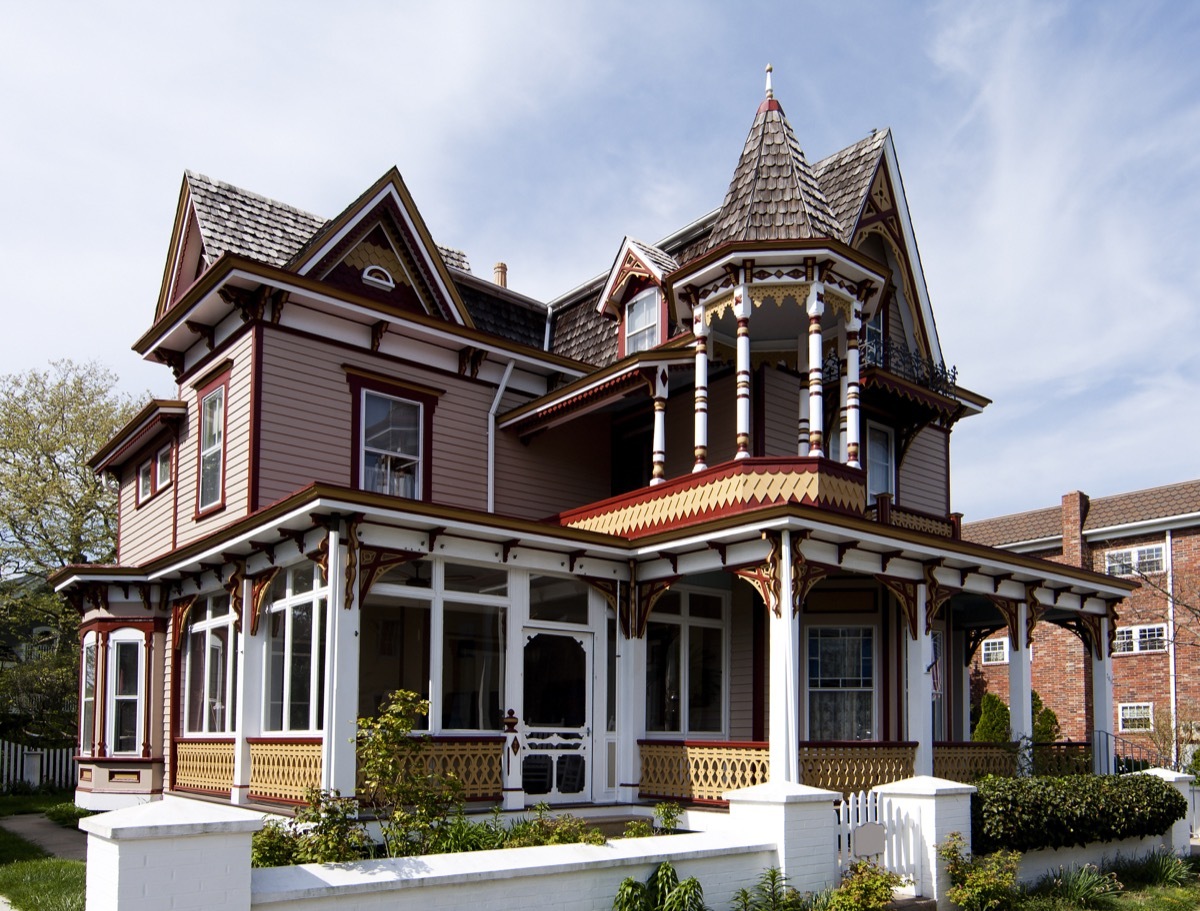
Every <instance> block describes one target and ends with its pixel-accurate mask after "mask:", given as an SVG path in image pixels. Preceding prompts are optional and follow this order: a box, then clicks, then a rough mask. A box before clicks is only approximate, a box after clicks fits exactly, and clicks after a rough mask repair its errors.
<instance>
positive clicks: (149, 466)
mask: <svg viewBox="0 0 1200 911" xmlns="http://www.w3.org/2000/svg"><path fill="white" fill-rule="evenodd" d="M171 448H172V447H171V445H170V444H169V443H168V444H167V445H166V446H163V447H162V448H161V449H159V450H158V452H156V453H155V454H154V458H152V459H147V460H146V461H145V462H142V464H140V465H139V466H138V472H137V501H138V504H139V505H140V504H142V503H145V502H146V501H147V500H149V499H150V498H151V497H153V496H155V495H156V494H157V493H158V492H159V491H161V490H165V489H166V488H168V487H170V486H171Z"/></svg>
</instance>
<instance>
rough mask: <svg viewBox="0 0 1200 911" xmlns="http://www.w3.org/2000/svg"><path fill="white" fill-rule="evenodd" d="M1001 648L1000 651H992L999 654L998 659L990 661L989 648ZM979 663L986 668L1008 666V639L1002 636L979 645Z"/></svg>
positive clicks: (994, 649)
mask: <svg viewBox="0 0 1200 911" xmlns="http://www.w3.org/2000/svg"><path fill="white" fill-rule="evenodd" d="M989 645H991V646H997V645H998V646H1000V647H999V648H998V649H997V648H993V649H992V651H994V652H999V653H1000V655H999V657H998V658H994V659H993V660H991V661H989V660H988V646H989ZM979 663H980V664H982V665H983V666H984V667H994V666H996V665H1000V664H1008V637H1007V636H1001V637H1000V638H998V639H984V640H983V642H981V643H980V645H979Z"/></svg>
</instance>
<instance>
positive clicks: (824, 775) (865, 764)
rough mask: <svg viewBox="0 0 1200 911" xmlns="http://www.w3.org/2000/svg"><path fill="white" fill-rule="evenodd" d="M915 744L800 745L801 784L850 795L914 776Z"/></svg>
mask: <svg viewBox="0 0 1200 911" xmlns="http://www.w3.org/2000/svg"><path fill="white" fill-rule="evenodd" d="M916 756H917V745H916V744H915V743H802V744H800V782H801V784H806V785H811V786H812V787H815V788H826V789H828V790H830V791H841V792H842V793H843V794H852V793H855V792H857V791H869V790H870V789H871V788H873V787H875V786H876V785H880V784H888V783H889V782H892V781H900V780H901V779H902V778H911V777H912V776H913V767H914V763H915V762H916Z"/></svg>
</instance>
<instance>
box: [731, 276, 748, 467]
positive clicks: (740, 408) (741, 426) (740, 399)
mask: <svg viewBox="0 0 1200 911" xmlns="http://www.w3.org/2000/svg"><path fill="white" fill-rule="evenodd" d="M750 309H751V306H750V294H749V289H748V288H747V287H746V286H745V285H742V286H741V287H740V288H738V290H737V293H736V296H735V297H734V300H733V315H734V316H735V317H737V453H736V455H734V458H735V459H746V458H749V457H750Z"/></svg>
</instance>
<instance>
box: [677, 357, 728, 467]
mask: <svg viewBox="0 0 1200 911" xmlns="http://www.w3.org/2000/svg"><path fill="white" fill-rule="evenodd" d="M689 393H690V390H689ZM734 396H735V387H734V377H733V374H729V375H727V376H723V377H721V378H720V379H717V380H715V381H712V382H710V383H709V385H708V464H709V465H718V464H720V463H721V462H728V461H729V460H731V459H732V458H733V456H734V453H735V452H737V436H736V434H737V423H736V420H735V415H736V409H735V399H734ZM666 423H667V463H666V472H667V477H668V478H674V477H678V476H680V475H685V474H688V473H689V472H690V471H691V470H692V466H693V465H695V464H696V453H695V450H696V399H695V396H694V394H687V395H680V396H676V397H674V398H671V399H669V400H668V401H667V422H666Z"/></svg>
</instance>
